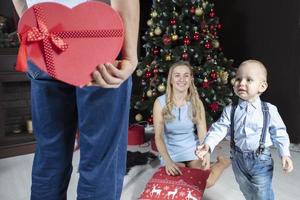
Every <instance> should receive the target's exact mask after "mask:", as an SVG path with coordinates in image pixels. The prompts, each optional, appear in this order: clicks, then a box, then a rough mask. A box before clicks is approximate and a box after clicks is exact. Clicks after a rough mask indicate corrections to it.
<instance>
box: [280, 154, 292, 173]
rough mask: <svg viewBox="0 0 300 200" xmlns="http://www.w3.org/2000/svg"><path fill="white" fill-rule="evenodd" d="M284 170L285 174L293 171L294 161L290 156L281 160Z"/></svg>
mask: <svg viewBox="0 0 300 200" xmlns="http://www.w3.org/2000/svg"><path fill="white" fill-rule="evenodd" d="M281 163H282V168H283V170H284V171H285V172H287V173H289V172H291V171H293V169H294V167H293V161H292V159H291V158H290V157H289V156H282V158H281Z"/></svg>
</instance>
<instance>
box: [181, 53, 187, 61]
mask: <svg viewBox="0 0 300 200" xmlns="http://www.w3.org/2000/svg"><path fill="white" fill-rule="evenodd" d="M181 58H182V60H184V61H187V60H188V59H189V54H188V53H187V52H186V51H184V52H183V54H182V55H181Z"/></svg>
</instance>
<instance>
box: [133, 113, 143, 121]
mask: <svg viewBox="0 0 300 200" xmlns="http://www.w3.org/2000/svg"><path fill="white" fill-rule="evenodd" d="M134 118H135V121H137V122H139V121H142V119H143V115H141V114H136V115H135V117H134Z"/></svg>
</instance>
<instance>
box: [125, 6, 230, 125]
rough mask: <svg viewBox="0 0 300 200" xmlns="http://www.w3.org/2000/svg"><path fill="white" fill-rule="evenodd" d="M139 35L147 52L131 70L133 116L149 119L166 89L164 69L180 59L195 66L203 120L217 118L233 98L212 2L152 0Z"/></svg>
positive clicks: (226, 60)
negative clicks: (145, 22) (204, 111)
mask: <svg viewBox="0 0 300 200" xmlns="http://www.w3.org/2000/svg"><path fill="white" fill-rule="evenodd" d="M147 25H148V30H147V31H146V33H145V35H144V36H143V40H145V44H144V45H143V47H144V48H145V52H146V55H145V56H144V57H143V58H142V60H141V62H140V63H139V65H138V67H137V70H136V73H135V74H134V76H133V80H134V85H133V95H132V106H131V118H132V119H134V120H135V121H136V122H139V121H148V122H150V123H152V120H153V119H152V107H153V103H154V101H155V99H156V98H157V97H158V96H160V95H162V94H164V93H165V89H166V81H167V75H168V69H169V67H170V65H172V64H173V63H174V62H177V61H179V60H185V61H189V62H190V63H191V65H192V66H193V70H194V75H195V85H196V87H197V88H198V92H199V95H200V98H201V100H202V101H203V103H204V106H205V109H206V116H207V122H208V124H210V123H211V122H212V121H214V120H216V119H217V118H218V117H219V115H220V113H221V112H222V109H223V107H224V106H226V105H227V104H228V103H230V102H231V101H232V100H231V99H232V96H233V93H232V84H231V80H232V77H233V76H234V69H233V68H232V63H233V61H232V60H229V59H227V58H225V57H224V55H223V52H222V48H221V47H220V43H219V41H218V39H219V37H218V31H219V30H220V29H221V24H220V22H219V18H218V17H217V16H216V13H215V10H214V4H213V3H212V2H209V1H207V0H194V1H193V0H155V1H153V5H152V8H151V13H150V19H149V20H148V21H147Z"/></svg>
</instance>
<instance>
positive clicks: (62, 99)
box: [28, 62, 132, 200]
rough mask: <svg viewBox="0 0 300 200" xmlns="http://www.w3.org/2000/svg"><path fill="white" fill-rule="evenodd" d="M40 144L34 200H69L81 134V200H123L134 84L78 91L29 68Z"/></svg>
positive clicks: (85, 88) (34, 179)
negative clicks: (74, 160) (74, 151)
mask: <svg viewBox="0 0 300 200" xmlns="http://www.w3.org/2000/svg"><path fill="white" fill-rule="evenodd" d="M28 65H29V66H28V67H29V69H28V76H29V78H30V79H31V98H32V99H31V100H32V120H33V130H34V134H35V138H36V141H37V145H36V152H35V156H34V162H33V168H32V187H31V200H65V199H67V197H66V193H67V188H68V184H69V181H70V177H71V174H72V156H73V148H74V140H75V133H76V131H77V130H79V132H80V163H79V173H80V174H79V182H78V187H77V199H78V200H117V199H120V195H121V191H122V184H123V177H124V174H125V167H126V151H127V131H128V123H129V122H128V118H129V105H130V94H131V85H132V83H131V78H130V79H128V80H127V81H126V82H124V83H123V84H122V85H121V86H120V87H119V88H117V89H104V88H100V87H84V88H77V87H74V86H71V85H68V84H65V83H63V82H60V81H57V80H54V79H52V78H51V77H49V76H48V75H47V74H46V73H44V72H42V71H41V70H40V69H38V68H37V67H36V66H35V65H34V64H32V63H31V62H29V63H28Z"/></svg>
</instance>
